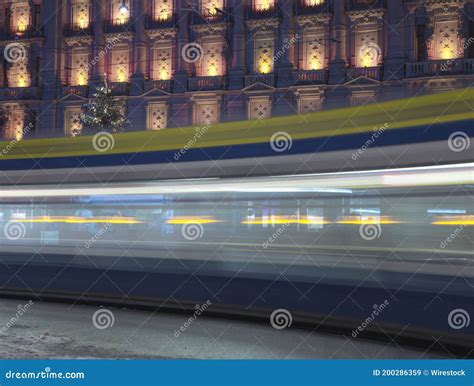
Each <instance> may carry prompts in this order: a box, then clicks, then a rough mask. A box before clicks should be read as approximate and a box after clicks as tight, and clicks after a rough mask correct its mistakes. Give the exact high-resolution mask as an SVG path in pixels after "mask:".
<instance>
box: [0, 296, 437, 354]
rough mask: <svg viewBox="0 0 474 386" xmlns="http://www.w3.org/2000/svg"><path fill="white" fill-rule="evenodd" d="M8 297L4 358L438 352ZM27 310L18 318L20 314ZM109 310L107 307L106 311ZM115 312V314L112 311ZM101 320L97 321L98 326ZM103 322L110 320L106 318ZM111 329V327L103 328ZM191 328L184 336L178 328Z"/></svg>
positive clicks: (1, 327) (2, 308) (0, 344)
mask: <svg viewBox="0 0 474 386" xmlns="http://www.w3.org/2000/svg"><path fill="white" fill-rule="evenodd" d="M25 304H27V301H23V300H11V299H0V358H1V359H53V358H54V359H77V358H81V359H93V358H120V359H125V358H131V359H329V358H332V359H357V358H359V359H405V358H407V359H408V358H410V359H412V358H425V359H426V358H434V357H435V356H433V354H426V353H423V352H422V351H416V350H412V349H405V348H402V347H400V346H397V345H395V344H392V345H388V344H386V343H382V342H375V341H374V342H372V341H368V340H364V339H362V338H356V339H354V338H351V337H344V336H336V335H327V334H320V333H313V332H311V331H308V330H299V329H294V328H287V329H283V330H277V329H275V328H273V327H271V325H270V323H269V324H268V325H265V324H254V323H246V322H241V321H235V320H226V319H216V318H209V317H206V315H205V311H204V312H203V314H202V315H201V316H199V317H197V318H196V319H195V320H194V321H193V322H191V323H190V324H189V325H188V327H187V328H185V327H184V326H185V323H186V322H187V321H188V318H189V315H183V314H168V313H152V312H147V311H136V310H127V309H112V308H110V309H108V310H110V311H111V313H112V315H113V321H114V322H113V325H110V324H111V318H108V319H107V318H106V319H104V320H105V324H99V319H98V318H96V319H94V313H96V311H98V310H99V309H101V308H100V307H95V306H83V305H71V304H56V303H39V302H34V303H33V304H32V305H31V306H29V307H26V308H25ZM20 307H22V308H21V310H22V311H23V312H22V315H18V314H19V313H18V311H19V310H20ZM102 310H103V309H102ZM109 315H110V313H109ZM94 320H95V321H96V322H95V323H94ZM104 320H103V321H104ZM97 325H99V327H101V326H102V327H103V326H107V325H109V327H108V328H105V329H100V328H97V327H96V326H97ZM180 327H183V328H184V331H182V332H181V333H180V334H179V336H176V335H177V334H176V333H175V331H177V330H180Z"/></svg>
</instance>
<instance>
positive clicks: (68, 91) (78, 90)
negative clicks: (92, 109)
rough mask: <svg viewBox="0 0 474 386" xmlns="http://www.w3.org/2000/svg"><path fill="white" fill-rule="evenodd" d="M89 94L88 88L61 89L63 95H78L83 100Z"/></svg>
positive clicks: (71, 87)
mask: <svg viewBox="0 0 474 386" xmlns="http://www.w3.org/2000/svg"><path fill="white" fill-rule="evenodd" d="M88 92H89V87H88V86H65V87H63V95H64V96H66V95H69V94H73V95H78V96H80V97H83V98H87V94H88Z"/></svg>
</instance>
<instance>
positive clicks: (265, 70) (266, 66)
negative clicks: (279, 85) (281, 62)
mask: <svg viewBox="0 0 474 386" xmlns="http://www.w3.org/2000/svg"><path fill="white" fill-rule="evenodd" d="M258 72H259V73H260V74H269V73H270V72H272V65H271V63H269V61H268V60H267V59H265V58H261V59H260V62H259V63H258Z"/></svg>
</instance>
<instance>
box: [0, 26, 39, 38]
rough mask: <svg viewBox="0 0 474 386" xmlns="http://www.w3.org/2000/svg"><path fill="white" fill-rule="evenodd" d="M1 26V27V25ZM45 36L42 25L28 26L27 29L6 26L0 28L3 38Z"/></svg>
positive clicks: (0, 34) (0, 36)
mask: <svg viewBox="0 0 474 386" xmlns="http://www.w3.org/2000/svg"><path fill="white" fill-rule="evenodd" d="M0 28H1V27H0ZM42 37H44V31H43V27H42V26H36V27H35V26H33V25H30V26H28V27H27V28H26V29H25V30H20V29H13V28H5V26H3V29H2V30H0V39H1V40H12V39H15V40H16V39H33V38H42Z"/></svg>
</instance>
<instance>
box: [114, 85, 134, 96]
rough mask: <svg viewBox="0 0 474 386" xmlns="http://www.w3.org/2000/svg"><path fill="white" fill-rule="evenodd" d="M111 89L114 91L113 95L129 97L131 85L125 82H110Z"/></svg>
mask: <svg viewBox="0 0 474 386" xmlns="http://www.w3.org/2000/svg"><path fill="white" fill-rule="evenodd" d="M109 87H110V89H111V90H112V95H115V96H122V95H128V93H129V91H130V83H125V82H109Z"/></svg>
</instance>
